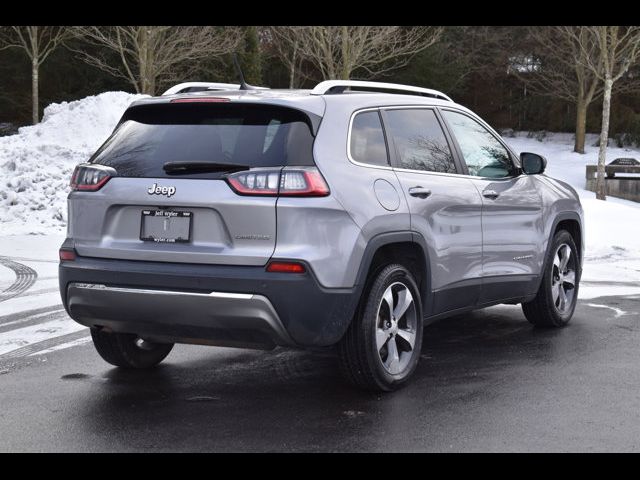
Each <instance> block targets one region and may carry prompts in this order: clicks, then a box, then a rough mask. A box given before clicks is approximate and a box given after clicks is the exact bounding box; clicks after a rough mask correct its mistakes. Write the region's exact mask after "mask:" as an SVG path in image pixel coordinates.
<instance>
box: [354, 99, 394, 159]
mask: <svg viewBox="0 0 640 480" xmlns="http://www.w3.org/2000/svg"><path fill="white" fill-rule="evenodd" d="M349 149H350V153H351V158H353V159H354V160H355V161H356V162H360V163H368V164H371V165H383V166H388V165H389V161H388V159H387V145H386V143H385V141H384V133H383V132H382V123H381V122H380V114H379V113H378V111H371V112H362V113H358V114H357V115H356V116H355V117H354V119H353V125H352V126H351V143H350V145H349Z"/></svg>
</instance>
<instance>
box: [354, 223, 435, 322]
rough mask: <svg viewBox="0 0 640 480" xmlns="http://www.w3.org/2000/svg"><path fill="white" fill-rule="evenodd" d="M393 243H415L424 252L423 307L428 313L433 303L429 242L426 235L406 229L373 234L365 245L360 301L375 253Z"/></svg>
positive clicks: (359, 278) (358, 280)
mask: <svg viewBox="0 0 640 480" xmlns="http://www.w3.org/2000/svg"><path fill="white" fill-rule="evenodd" d="M392 243H415V244H417V245H418V246H419V247H420V249H421V250H422V253H423V255H424V261H425V264H424V266H423V267H424V281H423V282H422V291H421V292H420V293H421V294H422V308H423V314H424V315H426V313H427V311H428V306H429V305H431V295H432V292H431V268H430V263H429V252H428V248H427V242H426V241H425V239H424V237H423V236H422V235H421V234H420V233H418V232H414V231H410V230H404V231H396V232H386V233H380V234H378V235H375V236H373V237H372V238H371V239H370V240H369V242H368V243H367V246H366V247H365V251H364V254H363V255H362V259H361V260H360V267H359V268H358V273H357V275H356V283H355V287H356V292H355V293H356V296H357V297H358V301H359V300H360V299H361V297H362V292H363V290H364V287H365V285H366V283H367V275H368V273H369V268H370V267H371V263H372V261H373V257H374V255H375V253H376V252H377V251H378V250H379V249H380V248H381V247H384V246H385V245H390V244H392Z"/></svg>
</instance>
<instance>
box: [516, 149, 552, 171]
mask: <svg viewBox="0 0 640 480" xmlns="http://www.w3.org/2000/svg"><path fill="white" fill-rule="evenodd" d="M520 163H521V164H522V171H523V172H524V173H526V174H527V175H538V174H540V173H543V172H544V169H545V168H547V159H546V158H544V157H543V156H542V155H538V154H537V153H530V152H522V153H521V154H520Z"/></svg>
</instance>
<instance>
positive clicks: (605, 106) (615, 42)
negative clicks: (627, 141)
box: [584, 26, 640, 200]
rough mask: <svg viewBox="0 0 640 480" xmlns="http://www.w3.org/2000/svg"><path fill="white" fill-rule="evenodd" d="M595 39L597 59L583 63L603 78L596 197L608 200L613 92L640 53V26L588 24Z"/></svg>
mask: <svg viewBox="0 0 640 480" xmlns="http://www.w3.org/2000/svg"><path fill="white" fill-rule="evenodd" d="M586 28H587V29H588V30H587V31H588V34H589V35H590V36H591V38H592V40H591V41H592V42H594V43H595V44H596V45H597V48H598V52H599V56H598V58H597V60H595V61H594V59H592V58H591V57H585V60H586V61H585V63H584V65H585V66H586V67H587V68H589V70H590V71H591V72H593V74H594V75H596V76H597V77H598V78H599V79H600V80H602V81H603V82H604V92H603V99H602V129H601V131H600V151H599V152H598V176H597V179H596V198H597V199H598V200H606V199H607V196H606V185H605V162H606V156H607V144H608V143H609V117H610V113H611V92H612V90H613V87H614V85H615V84H616V82H618V81H619V80H620V79H621V78H623V77H624V76H625V74H626V73H627V72H628V70H629V67H631V65H633V64H635V63H636V62H637V61H638V59H639V57H640V27H620V26H593V27H586Z"/></svg>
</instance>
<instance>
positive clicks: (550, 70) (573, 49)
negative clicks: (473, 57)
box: [510, 26, 603, 153]
mask: <svg viewBox="0 0 640 480" xmlns="http://www.w3.org/2000/svg"><path fill="white" fill-rule="evenodd" d="M528 34H529V36H530V38H531V40H532V44H531V46H530V48H531V53H527V54H524V55H521V56H519V57H518V56H516V57H514V58H512V61H511V62H510V63H511V65H510V71H511V73H514V74H515V75H517V76H518V77H519V78H520V79H521V80H523V81H524V82H525V85H527V86H528V87H529V88H531V90H533V91H534V92H536V93H538V94H541V95H547V96H551V97H555V98H559V99H562V100H566V101H567V102H570V103H572V104H574V105H575V106H576V126H575V143H574V147H573V150H574V151H575V152H578V153H584V144H585V138H586V127H587V109H588V108H589V105H590V104H591V103H592V102H593V101H594V100H595V99H596V98H598V96H599V95H601V94H602V91H603V86H602V82H601V81H600V78H598V76H597V75H596V74H595V73H594V72H593V71H592V70H591V69H590V68H589V67H587V64H588V63H593V64H597V63H598V61H599V58H600V52H599V49H598V45H597V43H596V41H595V39H594V38H593V35H591V33H590V32H589V31H588V27H582V26H578V27H575V26H557V27H531V28H530V29H529V30H528Z"/></svg>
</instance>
